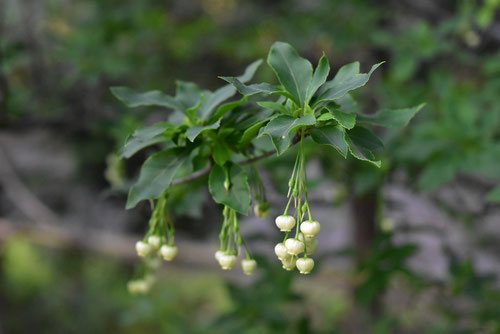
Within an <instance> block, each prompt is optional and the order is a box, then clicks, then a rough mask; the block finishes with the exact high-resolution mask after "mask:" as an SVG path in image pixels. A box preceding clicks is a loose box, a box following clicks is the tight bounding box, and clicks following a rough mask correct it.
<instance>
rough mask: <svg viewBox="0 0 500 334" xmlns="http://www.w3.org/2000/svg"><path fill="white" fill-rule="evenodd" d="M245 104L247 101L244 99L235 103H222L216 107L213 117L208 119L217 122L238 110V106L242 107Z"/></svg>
mask: <svg viewBox="0 0 500 334" xmlns="http://www.w3.org/2000/svg"><path fill="white" fill-rule="evenodd" d="M247 102H248V99H247V98H246V97H243V98H242V99H239V100H237V101H233V102H228V103H224V104H222V105H220V106H219V107H217V109H216V110H215V112H214V114H213V116H212V117H211V118H210V119H211V120H213V121H216V120H219V119H220V118H222V117H223V116H224V115H225V114H226V113H228V112H230V111H232V110H234V109H236V108H238V107H239V106H242V105H244V104H245V103H247Z"/></svg>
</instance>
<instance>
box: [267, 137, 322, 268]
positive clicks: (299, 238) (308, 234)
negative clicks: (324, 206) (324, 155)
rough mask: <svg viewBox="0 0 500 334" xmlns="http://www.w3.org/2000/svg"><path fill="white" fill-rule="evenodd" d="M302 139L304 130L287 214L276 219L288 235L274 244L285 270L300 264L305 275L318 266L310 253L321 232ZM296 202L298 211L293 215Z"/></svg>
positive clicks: (277, 224) (289, 184)
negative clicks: (310, 197)
mask: <svg viewBox="0 0 500 334" xmlns="http://www.w3.org/2000/svg"><path fill="white" fill-rule="evenodd" d="M302 139H303V133H301V140H300V149H299V152H298V154H297V158H296V159H295V165H294V167H293V172H292V176H291V177H290V180H289V182H288V194H287V198H288V203H287V205H286V207H285V210H284V211H283V214H282V215H280V216H278V217H276V220H275V223H276V226H277V227H278V228H279V229H280V231H281V232H284V234H285V236H284V238H283V241H282V242H281V243H279V244H277V245H276V246H275V247H274V252H275V253H276V256H277V257H278V259H279V260H280V261H281V263H282V264H283V269H285V270H293V269H294V268H295V267H297V269H298V270H299V272H300V273H301V274H309V273H310V272H311V270H312V269H313V268H314V260H313V259H312V258H310V257H309V256H310V255H312V254H313V253H314V252H315V251H316V247H317V241H316V240H315V237H316V236H317V235H318V233H319V231H320V224H319V223H318V222H317V221H316V220H314V219H313V216H312V214H311V209H310V207H309V201H308V199H307V185H306V170H305V166H304V164H305V153H304V145H303V140H302ZM292 205H293V211H294V212H293V214H290V211H292V209H291V206H292ZM306 217H307V220H304V219H305V218H306ZM297 222H302V223H300V224H298V223H297ZM301 254H302V255H301Z"/></svg>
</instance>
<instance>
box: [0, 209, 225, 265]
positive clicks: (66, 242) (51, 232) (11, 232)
mask: <svg viewBox="0 0 500 334" xmlns="http://www.w3.org/2000/svg"><path fill="white" fill-rule="evenodd" d="M16 236H17V237H21V238H25V239H26V240H28V241H29V242H31V243H33V244H35V245H39V246H42V247H47V248H52V249H61V250H62V249H79V250H84V251H86V252H90V253H95V254H99V255H103V256H109V257H111V258H116V259H119V260H123V261H130V262H135V261H139V260H140V258H139V257H138V256H137V253H136V252H135V250H134V244H135V242H136V241H137V240H138V238H140V237H139V236H136V235H132V234H128V235H124V234H122V233H114V232H111V231H103V230H101V229H88V228H85V229H81V228H80V229H70V228H68V227H64V226H59V225H58V224H52V223H47V222H44V223H43V225H42V224H36V225H33V224H31V225H30V224H28V223H21V224H19V223H17V222H16V223H14V222H11V221H9V220H6V219H2V218H0V243H2V242H5V241H7V240H9V239H10V238H12V237H16ZM176 244H177V245H178V246H179V247H180V248H181V249H183V251H182V252H180V253H179V256H178V259H176V261H177V262H178V263H179V264H180V265H181V266H190V267H192V266H197V267H200V268H202V267H205V268H206V267H208V268H212V267H213V269H214V270H215V269H216V268H217V265H216V264H217V263H216V262H215V261H212V260H213V256H212V254H211V253H210V254H207V247H211V246H207V245H206V244H201V243H199V242H193V241H189V240H183V239H177V238H176ZM217 247H218V245H217V244H213V247H211V248H213V249H214V252H215V249H217Z"/></svg>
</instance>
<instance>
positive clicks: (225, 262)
mask: <svg viewBox="0 0 500 334" xmlns="http://www.w3.org/2000/svg"><path fill="white" fill-rule="evenodd" d="M219 264H220V266H221V267H222V269H224V270H230V269H233V267H234V265H235V264H236V256H235V255H230V254H223V255H221V256H220V258H219Z"/></svg>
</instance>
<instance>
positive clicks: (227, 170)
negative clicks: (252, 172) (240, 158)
mask: <svg viewBox="0 0 500 334" xmlns="http://www.w3.org/2000/svg"><path fill="white" fill-rule="evenodd" d="M226 178H227V179H228V180H229V189H227V190H226V188H225V187H224V184H225V181H226ZM208 189H209V190H210V193H211V194H212V197H213V199H214V201H215V202H217V203H220V204H225V205H227V206H229V207H230V208H232V209H234V210H236V211H238V212H239V213H242V214H246V213H247V212H248V209H249V208H250V200H251V198H250V187H249V185H248V178H247V174H246V173H245V171H244V170H243V169H242V168H240V167H239V166H237V165H235V164H228V165H227V166H226V167H221V166H219V165H215V166H214V167H213V168H212V171H211V172H210V175H209V177H208Z"/></svg>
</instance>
